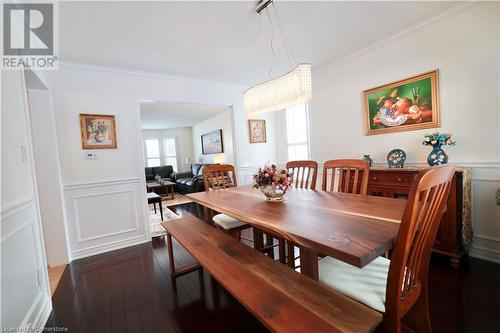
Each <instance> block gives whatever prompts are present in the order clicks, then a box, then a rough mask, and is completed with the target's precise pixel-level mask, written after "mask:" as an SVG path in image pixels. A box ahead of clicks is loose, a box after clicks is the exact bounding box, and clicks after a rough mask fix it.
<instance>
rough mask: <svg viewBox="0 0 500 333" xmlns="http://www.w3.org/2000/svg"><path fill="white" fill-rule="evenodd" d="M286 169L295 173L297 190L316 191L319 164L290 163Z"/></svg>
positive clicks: (294, 182)
mask: <svg viewBox="0 0 500 333" xmlns="http://www.w3.org/2000/svg"><path fill="white" fill-rule="evenodd" d="M286 168H287V170H288V171H289V172H292V173H293V180H294V181H293V186H294V187H295V188H305V189H311V190H315V189H316V179H317V178H318V162H316V161H290V162H288V163H287V164H286Z"/></svg>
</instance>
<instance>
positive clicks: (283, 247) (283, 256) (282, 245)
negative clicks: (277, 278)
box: [278, 238, 286, 264]
mask: <svg viewBox="0 0 500 333" xmlns="http://www.w3.org/2000/svg"><path fill="white" fill-rule="evenodd" d="M278 242H279V245H278V246H279V260H280V262H281V263H282V264H286V244H285V240H284V239H283V238H279V239H278Z"/></svg>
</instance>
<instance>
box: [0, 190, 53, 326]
mask: <svg viewBox="0 0 500 333" xmlns="http://www.w3.org/2000/svg"><path fill="white" fill-rule="evenodd" d="M3 208H4V209H3V210H2V213H1V215H2V218H1V231H2V233H1V256H2V260H1V261H2V268H1V271H2V282H1V283H2V286H1V287H2V307H1V311H2V315H1V318H2V322H1V326H2V327H4V328H6V327H20V329H24V330H25V331H26V332H27V331H28V330H29V329H35V328H37V327H38V328H39V327H43V326H44V325H45V322H46V321H47V318H48V315H49V314H50V311H51V309H52V304H51V302H50V292H49V288H48V286H49V284H48V275H47V271H46V267H45V265H44V262H45V261H44V260H43V256H44V255H45V254H44V253H43V245H42V239H41V231H40V226H39V222H38V220H37V216H38V215H37V212H36V205H35V200H34V198H29V199H26V200H24V201H23V202H19V203H16V204H15V205H13V206H10V207H7V208H5V207H3Z"/></svg>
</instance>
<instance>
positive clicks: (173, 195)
mask: <svg viewBox="0 0 500 333" xmlns="http://www.w3.org/2000/svg"><path fill="white" fill-rule="evenodd" d="M170 188H171V189H172V200H174V199H175V194H174V193H175V191H174V186H173V185H172V186H170Z"/></svg>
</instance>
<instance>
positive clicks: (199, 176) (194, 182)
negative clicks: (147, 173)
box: [172, 163, 215, 194]
mask: <svg viewBox="0 0 500 333" xmlns="http://www.w3.org/2000/svg"><path fill="white" fill-rule="evenodd" d="M209 165H215V164H201V163H197V164H193V165H192V166H191V170H190V171H187V172H174V173H173V174H172V177H173V181H174V182H175V183H176V184H177V185H176V186H177V192H179V193H182V194H186V193H195V192H203V191H204V190H205V187H204V185H203V169H204V168H205V167H206V166H209Z"/></svg>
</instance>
